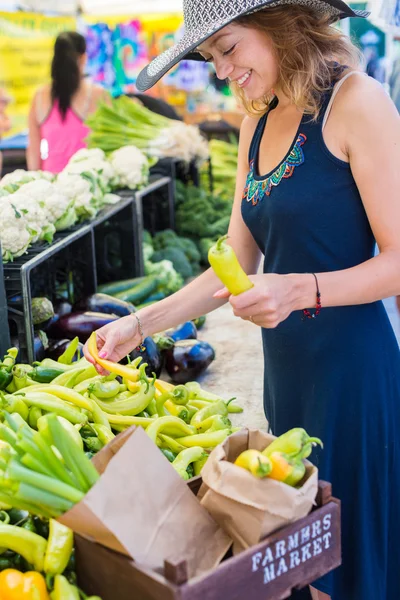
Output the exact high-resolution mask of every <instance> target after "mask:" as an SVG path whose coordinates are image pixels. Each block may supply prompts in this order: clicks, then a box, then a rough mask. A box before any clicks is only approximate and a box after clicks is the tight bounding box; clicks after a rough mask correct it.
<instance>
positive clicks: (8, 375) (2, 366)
mask: <svg viewBox="0 0 400 600" xmlns="http://www.w3.org/2000/svg"><path fill="white" fill-rule="evenodd" d="M17 356H18V349H17V348H10V349H9V350H7V354H6V355H5V356H4V358H3V361H2V363H0V390H5V389H6V387H8V386H9V385H10V383H11V382H12V380H13V375H12V372H11V371H12V368H13V366H14V365H15V360H16V358H17Z"/></svg>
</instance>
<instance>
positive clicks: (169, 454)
mask: <svg viewBox="0 0 400 600" xmlns="http://www.w3.org/2000/svg"><path fill="white" fill-rule="evenodd" d="M160 450H161V452H162V453H163V454H164V456H165V458H167V459H168V460H169V462H170V463H172V462H174V460H175V459H176V457H177V456H178V455H177V454H175V452H172V450H168V449H167V448H160Z"/></svg>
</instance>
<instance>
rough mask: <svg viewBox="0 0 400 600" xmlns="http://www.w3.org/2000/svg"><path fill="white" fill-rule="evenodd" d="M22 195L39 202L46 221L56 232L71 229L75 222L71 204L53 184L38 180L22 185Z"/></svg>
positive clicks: (75, 218)
mask: <svg viewBox="0 0 400 600" xmlns="http://www.w3.org/2000/svg"><path fill="white" fill-rule="evenodd" d="M23 192H24V194H26V195H28V196H29V197H30V198H32V199H34V200H36V201H37V202H39V204H40V206H41V207H42V208H43V209H44V210H45V212H46V219H47V220H48V221H49V222H50V223H52V224H54V225H55V228H56V230H57V231H62V230H64V229H68V228H69V227H72V225H74V224H75V223H76V222H77V220H78V216H77V214H76V211H75V208H74V206H73V202H72V201H71V200H70V198H68V196H66V195H65V193H62V192H61V191H60V190H59V189H58V188H57V186H56V184H54V183H50V182H49V181H45V180H44V179H39V180H38V181H31V182H30V183H27V184H26V185H24V189H23Z"/></svg>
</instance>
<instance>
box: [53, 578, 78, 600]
mask: <svg viewBox="0 0 400 600" xmlns="http://www.w3.org/2000/svg"><path fill="white" fill-rule="evenodd" d="M51 598H52V600H80V595H79V591H78V588H77V587H75V586H74V585H71V584H70V583H69V582H68V579H67V578H66V577H64V575H56V576H55V578H54V590H53V592H52V594H51Z"/></svg>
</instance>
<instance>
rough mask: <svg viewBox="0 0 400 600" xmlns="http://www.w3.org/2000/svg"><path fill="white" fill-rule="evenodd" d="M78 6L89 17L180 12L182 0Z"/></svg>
mask: <svg viewBox="0 0 400 600" xmlns="http://www.w3.org/2000/svg"><path fill="white" fill-rule="evenodd" d="M32 2H35V0H32ZM80 5H81V8H82V11H83V13H86V14H90V15H96V14H99V15H100V14H107V15H110V14H124V15H130V14H149V13H181V12H182V0H167V1H166V0H114V2H112V3H110V2H109V0H81V1H80Z"/></svg>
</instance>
